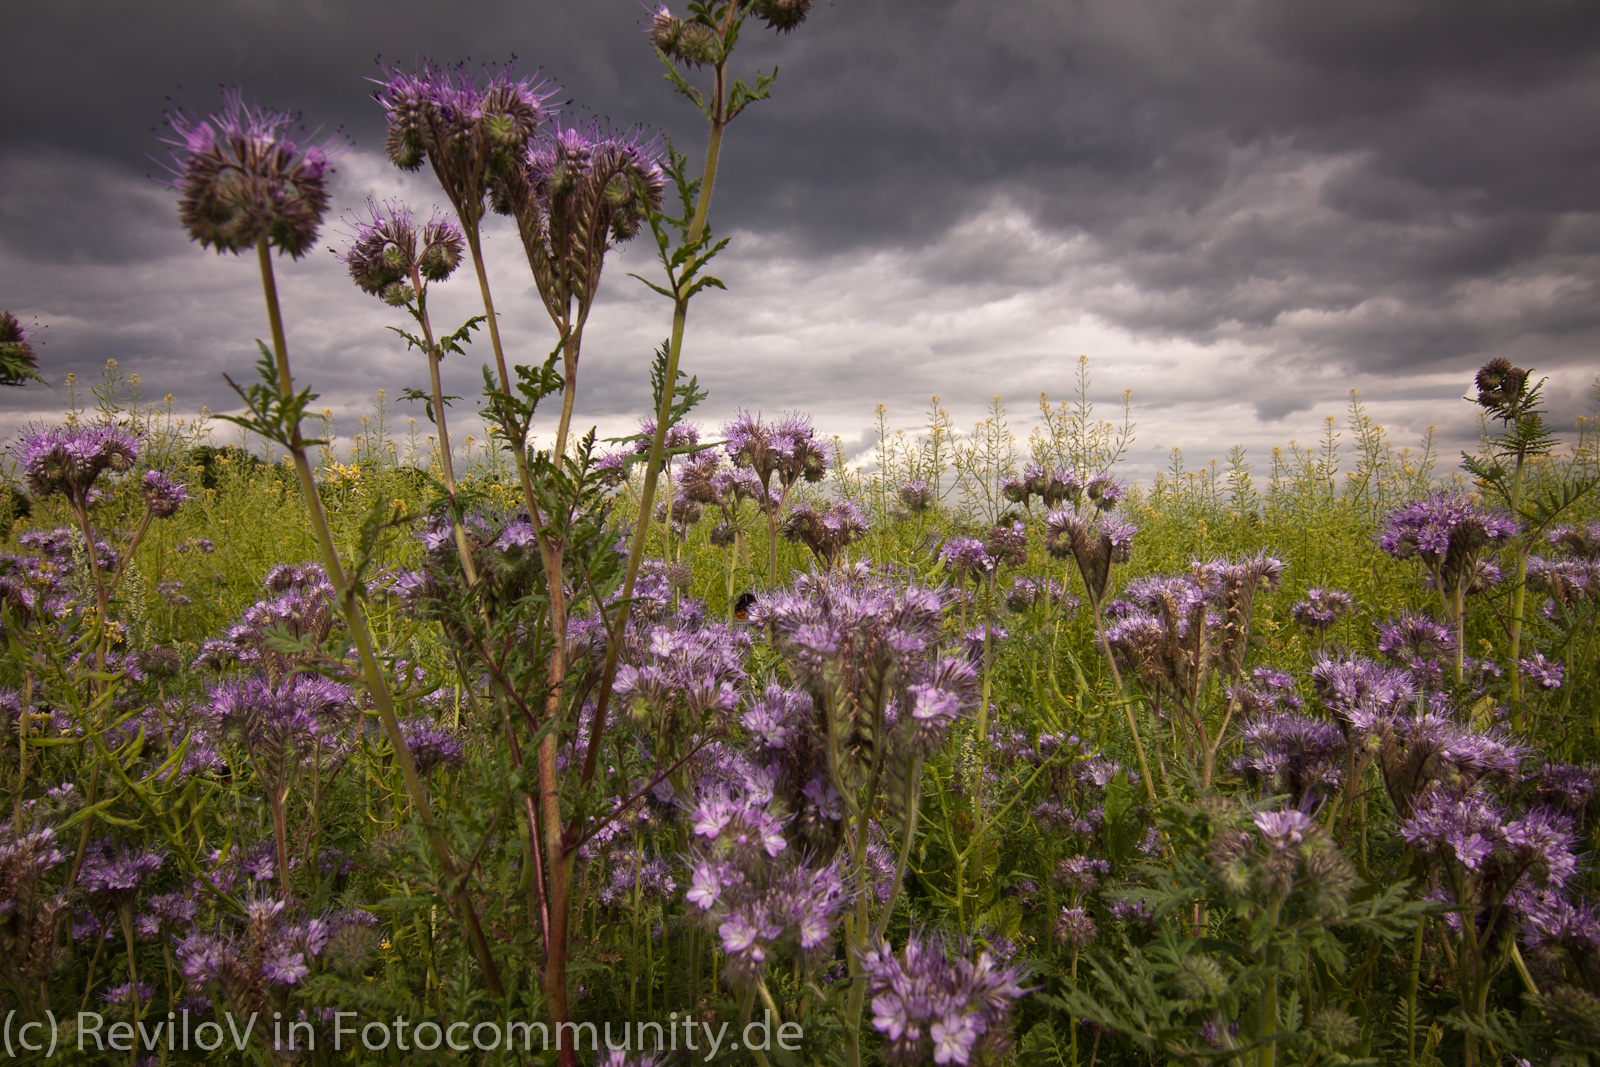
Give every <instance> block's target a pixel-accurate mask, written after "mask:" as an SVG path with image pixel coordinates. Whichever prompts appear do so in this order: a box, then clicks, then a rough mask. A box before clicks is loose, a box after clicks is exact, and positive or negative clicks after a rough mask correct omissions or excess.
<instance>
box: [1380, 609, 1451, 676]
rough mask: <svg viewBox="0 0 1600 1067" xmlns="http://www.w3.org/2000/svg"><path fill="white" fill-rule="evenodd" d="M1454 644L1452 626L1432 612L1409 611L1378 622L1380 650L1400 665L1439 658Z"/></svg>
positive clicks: (1409, 664) (1410, 664) (1411, 665)
mask: <svg viewBox="0 0 1600 1067" xmlns="http://www.w3.org/2000/svg"><path fill="white" fill-rule="evenodd" d="M1455 648H1456V639H1455V635H1454V634H1453V633H1451V632H1450V628H1449V627H1448V626H1446V625H1444V624H1443V623H1441V622H1439V621H1438V620H1437V619H1435V618H1433V617H1431V616H1429V615H1422V614H1418V613H1415V612H1409V611H1406V612H1401V613H1400V614H1399V615H1397V616H1395V617H1394V618H1392V619H1390V620H1389V621H1387V622H1383V623H1379V624H1378V651H1379V652H1383V653H1385V654H1386V655H1388V657H1389V658H1390V659H1391V660H1393V661H1394V662H1396V663H1398V664H1400V665H1401V666H1407V667H1415V666H1417V665H1418V664H1420V663H1425V662H1427V661H1429V660H1437V659H1439V658H1440V657H1442V656H1445V655H1448V654H1449V653H1452V652H1454V651H1455Z"/></svg>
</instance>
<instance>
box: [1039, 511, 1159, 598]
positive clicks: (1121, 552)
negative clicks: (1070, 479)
mask: <svg viewBox="0 0 1600 1067" xmlns="http://www.w3.org/2000/svg"><path fill="white" fill-rule="evenodd" d="M1138 530H1139V528H1138V527H1137V526H1133V525H1131V524H1128V523H1119V522H1113V521H1111V520H1110V519H1109V518H1107V519H1102V520H1100V521H1099V522H1097V523H1096V522H1086V521H1085V520H1083V519H1081V518H1079V517H1078V515H1077V513H1076V512H1072V511H1055V512H1051V513H1050V515H1048V516H1047V517H1046V518H1045V535H1044V547H1045V549H1046V550H1047V551H1048V552H1049V553H1050V554H1051V555H1052V556H1054V557H1055V558H1057V559H1066V558H1068V557H1069V556H1070V557H1071V558H1072V560H1073V561H1074V562H1075V563H1077V565H1078V574H1079V575H1080V576H1082V578H1083V584H1084V588H1086V589H1087V590H1088V592H1089V600H1090V602H1091V603H1094V604H1099V603H1100V602H1101V601H1103V600H1104V599H1105V595H1106V591H1107V590H1108V589H1109V588H1110V586H1111V565H1112V564H1113V563H1126V562H1127V561H1128V559H1129V558H1130V557H1131V555H1132V552H1133V535H1134V534H1135V533H1137V532H1138Z"/></svg>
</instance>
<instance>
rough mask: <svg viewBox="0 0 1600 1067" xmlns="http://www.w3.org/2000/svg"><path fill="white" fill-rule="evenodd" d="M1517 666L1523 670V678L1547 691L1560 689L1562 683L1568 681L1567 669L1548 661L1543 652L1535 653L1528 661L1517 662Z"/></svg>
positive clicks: (1557, 663)
mask: <svg viewBox="0 0 1600 1067" xmlns="http://www.w3.org/2000/svg"><path fill="white" fill-rule="evenodd" d="M1517 666H1519V667H1521V668H1522V673H1523V676H1524V677H1526V678H1527V679H1528V681H1529V682H1531V683H1533V684H1534V685H1536V686H1538V687H1539V688H1540V689H1543V690H1546V691H1549V690H1551V689H1560V688H1561V683H1562V682H1563V681H1565V680H1566V667H1565V666H1563V665H1562V664H1561V663H1559V662H1557V661H1554V660H1549V659H1546V658H1545V654H1544V653H1543V652H1535V653H1534V654H1533V655H1531V656H1529V657H1528V658H1526V659H1519V660H1517Z"/></svg>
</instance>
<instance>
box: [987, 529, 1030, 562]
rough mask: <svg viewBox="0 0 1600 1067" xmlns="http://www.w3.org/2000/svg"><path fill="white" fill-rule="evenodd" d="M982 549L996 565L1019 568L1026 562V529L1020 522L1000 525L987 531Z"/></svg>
mask: <svg viewBox="0 0 1600 1067" xmlns="http://www.w3.org/2000/svg"><path fill="white" fill-rule="evenodd" d="M983 549H984V551H985V552H987V553H988V554H989V555H990V557H992V558H993V559H994V561H995V562H996V563H997V564H1003V565H1005V566H1010V567H1020V566H1022V565H1023V564H1024V563H1026V562H1028V528H1027V527H1026V526H1025V525H1023V523H1022V522H1021V521H1020V520H1018V521H1015V522H1013V523H1011V525H1009V526H1007V525H1005V524H1003V523H1002V524H1001V525H999V526H996V527H994V528H993V529H992V530H990V531H989V536H988V537H986V538H984V542H983Z"/></svg>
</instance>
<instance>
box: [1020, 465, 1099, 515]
mask: <svg viewBox="0 0 1600 1067" xmlns="http://www.w3.org/2000/svg"><path fill="white" fill-rule="evenodd" d="M1108 481H1109V479H1108ZM1112 484H1115V483H1112ZM1000 492H1001V493H1002V494H1004V495H1005V498H1006V499H1007V500H1009V501H1011V502H1012V503H1013V504H1021V505H1022V506H1023V507H1027V506H1029V503H1030V502H1031V501H1032V500H1033V499H1034V498H1035V497H1037V498H1038V499H1039V501H1040V502H1041V503H1043V504H1044V506H1045V508H1046V509H1047V510H1048V509H1051V508H1057V507H1060V506H1061V505H1062V504H1064V503H1066V502H1067V501H1071V502H1072V503H1074V504H1076V503H1078V502H1079V501H1080V500H1082V499H1083V482H1082V481H1080V480H1079V478H1078V476H1077V475H1076V474H1075V473H1073V472H1072V471H1071V470H1068V469H1067V468H1065V467H1060V468H1056V469H1053V470H1052V469H1051V468H1049V467H1046V466H1045V465H1044V464H1042V463H1030V464H1029V465H1028V466H1026V467H1024V468H1023V471H1022V477H1020V478H1007V479H1006V480H1005V481H1003V482H1001V483H1000ZM1113 502H1115V501H1113Z"/></svg>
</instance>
